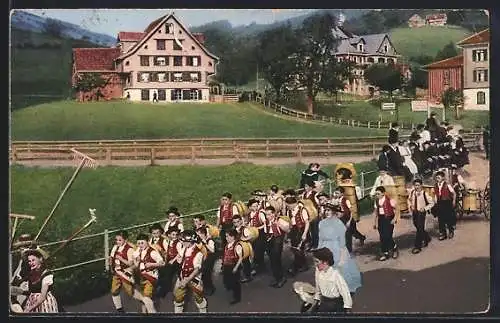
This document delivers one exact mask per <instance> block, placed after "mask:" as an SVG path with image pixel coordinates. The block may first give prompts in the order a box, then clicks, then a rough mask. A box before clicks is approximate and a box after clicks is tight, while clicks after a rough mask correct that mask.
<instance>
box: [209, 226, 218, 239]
mask: <svg viewBox="0 0 500 323" xmlns="http://www.w3.org/2000/svg"><path fill="white" fill-rule="evenodd" d="M207 229H208V234H209V235H210V237H211V238H213V239H217V238H218V237H219V235H220V231H219V228H217V227H216V226H215V225H211V224H207Z"/></svg>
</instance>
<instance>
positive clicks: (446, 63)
mask: <svg viewBox="0 0 500 323" xmlns="http://www.w3.org/2000/svg"><path fill="white" fill-rule="evenodd" d="M463 65H464V57H463V55H458V56H454V57H450V58H447V59H443V60H440V61H437V62H434V63H431V64H428V65H425V66H423V68H424V69H439V68H450V67H460V66H463Z"/></svg>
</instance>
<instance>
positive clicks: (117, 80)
mask: <svg viewBox="0 0 500 323" xmlns="http://www.w3.org/2000/svg"><path fill="white" fill-rule="evenodd" d="M204 42H205V36H204V35H203V34H201V33H195V34H193V33H191V32H190V31H189V30H188V29H187V28H186V27H185V26H184V25H183V24H182V23H181V22H180V21H179V20H178V19H177V17H175V16H174V15H173V14H169V15H165V16H163V17H161V18H158V19H156V20H155V21H153V22H152V23H150V24H149V26H148V27H147V28H146V29H145V30H144V32H119V33H118V36H117V46H116V47H115V48H97V49H91V48H75V49H74V50H73V84H75V82H76V80H77V79H78V77H79V76H81V75H82V74H83V73H100V74H101V75H103V76H105V78H106V79H107V80H108V81H109V82H108V84H107V85H106V87H105V88H104V89H103V90H101V92H102V94H103V95H104V96H105V98H107V99H109V98H125V97H126V98H129V99H130V100H133V101H189V102H192V101H198V102H208V101H209V94H210V93H209V92H210V87H209V85H208V81H209V78H210V76H212V75H214V74H215V73H216V68H215V66H216V64H217V63H218V61H219V58H218V57H217V56H215V55H213V54H212V53H210V52H209V51H208V50H207V49H206V48H205V46H204ZM88 95H92V94H91V93H80V95H79V98H80V99H81V98H84V97H86V96H88Z"/></svg>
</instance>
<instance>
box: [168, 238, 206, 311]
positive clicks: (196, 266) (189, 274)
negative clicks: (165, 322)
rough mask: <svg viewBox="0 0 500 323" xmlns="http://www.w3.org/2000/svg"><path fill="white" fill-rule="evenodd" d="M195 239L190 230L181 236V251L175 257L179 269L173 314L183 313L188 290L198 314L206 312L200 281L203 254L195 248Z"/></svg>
mask: <svg viewBox="0 0 500 323" xmlns="http://www.w3.org/2000/svg"><path fill="white" fill-rule="evenodd" d="M197 239H198V237H197V235H196V233H195V232H194V231H192V230H186V231H184V232H182V234H181V241H182V245H183V250H182V253H181V254H179V255H178V256H177V257H178V260H179V262H180V264H181V269H180V273H179V277H178V278H177V281H176V283H175V289H174V313H183V312H184V301H185V298H186V292H187V289H188V288H189V289H190V290H191V292H192V293H193V297H194V301H195V303H196V306H197V307H198V310H199V312H200V313H206V312H207V300H206V299H205V296H204V293H203V281H202V279H201V274H202V271H201V267H202V265H203V253H202V252H201V250H200V249H199V248H198V247H197V246H196V241H197Z"/></svg>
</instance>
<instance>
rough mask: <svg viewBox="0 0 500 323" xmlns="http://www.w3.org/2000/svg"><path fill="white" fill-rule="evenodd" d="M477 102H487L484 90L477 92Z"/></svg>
mask: <svg viewBox="0 0 500 323" xmlns="http://www.w3.org/2000/svg"><path fill="white" fill-rule="evenodd" d="M477 104H486V94H485V93H484V92H483V91H479V92H477Z"/></svg>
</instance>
